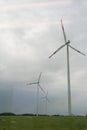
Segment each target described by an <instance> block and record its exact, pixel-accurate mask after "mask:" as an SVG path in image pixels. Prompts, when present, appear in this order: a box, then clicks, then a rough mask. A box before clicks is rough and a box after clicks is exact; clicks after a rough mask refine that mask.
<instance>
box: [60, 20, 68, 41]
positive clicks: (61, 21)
mask: <svg viewBox="0 0 87 130" xmlns="http://www.w3.org/2000/svg"><path fill="white" fill-rule="evenodd" d="M61 26H62V31H63V36H64V41H65V43H66V41H67V39H66V34H65V30H64V26H63V22H62V19H61Z"/></svg>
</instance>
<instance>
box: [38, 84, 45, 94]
mask: <svg viewBox="0 0 87 130" xmlns="http://www.w3.org/2000/svg"><path fill="white" fill-rule="evenodd" d="M39 87H40V89H41V90H42V91H43V93H45V90H44V89H43V88H42V87H41V85H39Z"/></svg>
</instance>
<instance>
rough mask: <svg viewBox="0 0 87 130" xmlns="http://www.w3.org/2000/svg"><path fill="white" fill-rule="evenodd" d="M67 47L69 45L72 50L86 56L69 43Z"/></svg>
mask: <svg viewBox="0 0 87 130" xmlns="http://www.w3.org/2000/svg"><path fill="white" fill-rule="evenodd" d="M69 47H70V48H72V49H73V50H74V51H77V52H78V53H80V54H82V55H84V56H86V55H85V54H84V53H83V52H81V51H79V50H77V49H75V48H74V47H72V46H71V45H69Z"/></svg>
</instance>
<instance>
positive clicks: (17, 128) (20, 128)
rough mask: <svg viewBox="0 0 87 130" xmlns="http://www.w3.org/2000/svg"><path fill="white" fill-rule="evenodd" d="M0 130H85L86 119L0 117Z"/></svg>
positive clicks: (86, 127) (86, 125) (86, 126)
mask: <svg viewBox="0 0 87 130" xmlns="http://www.w3.org/2000/svg"><path fill="white" fill-rule="evenodd" d="M0 130H87V117H60V116H59V117H53V116H50V117H46V116H39V117H35V116H9V117H8V116H0Z"/></svg>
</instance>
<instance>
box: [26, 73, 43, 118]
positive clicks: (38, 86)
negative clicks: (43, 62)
mask: <svg viewBox="0 0 87 130" xmlns="http://www.w3.org/2000/svg"><path fill="white" fill-rule="evenodd" d="M41 75H42V72H41V73H40V74H39V77H38V80H37V81H36V82H32V83H28V84H27V85H33V84H36V85H37V95H36V100H37V105H36V115H37V116H38V107H39V88H40V89H41V91H42V92H43V93H45V91H44V89H43V88H42V87H41V85H40V79H41Z"/></svg>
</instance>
